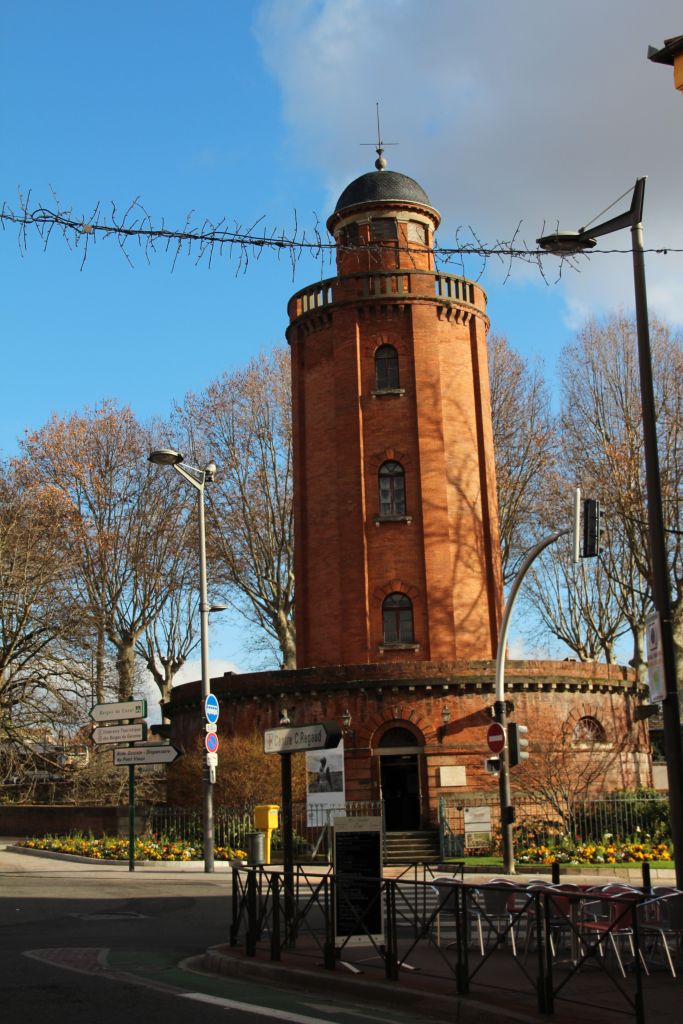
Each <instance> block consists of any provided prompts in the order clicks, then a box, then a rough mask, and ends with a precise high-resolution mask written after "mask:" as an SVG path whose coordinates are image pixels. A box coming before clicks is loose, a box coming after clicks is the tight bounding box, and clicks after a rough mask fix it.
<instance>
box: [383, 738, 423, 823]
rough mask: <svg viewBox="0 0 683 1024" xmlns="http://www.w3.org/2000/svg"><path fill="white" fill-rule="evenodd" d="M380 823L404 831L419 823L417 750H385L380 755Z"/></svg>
mask: <svg viewBox="0 0 683 1024" xmlns="http://www.w3.org/2000/svg"><path fill="white" fill-rule="evenodd" d="M381 772H382V799H383V800H384V827H385V828H386V830H387V832H408V831H411V830H413V829H418V828H419V827H420V784H419V780H418V772H417V754H385V755H383V757H382V759H381Z"/></svg>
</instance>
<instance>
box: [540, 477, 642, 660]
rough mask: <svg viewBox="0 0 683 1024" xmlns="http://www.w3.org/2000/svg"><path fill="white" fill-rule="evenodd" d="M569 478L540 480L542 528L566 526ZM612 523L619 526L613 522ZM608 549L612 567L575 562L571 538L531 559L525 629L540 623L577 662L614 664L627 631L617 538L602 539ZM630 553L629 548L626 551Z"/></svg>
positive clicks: (571, 484) (545, 529) (542, 531)
mask: <svg viewBox="0 0 683 1024" xmlns="http://www.w3.org/2000/svg"><path fill="white" fill-rule="evenodd" d="M572 491H573V482H572V481H571V480H568V479H567V478H566V477H565V476H563V475H562V474H560V473H559V472H554V473H547V474H546V476H545V478H544V479H543V480H542V481H541V482H540V493H541V495H542V505H543V513H542V515H541V516H540V517H539V526H540V532H541V533H542V534H548V533H549V532H550V531H552V530H556V529H558V528H560V527H563V526H566V525H567V521H568V513H569V510H570V508H571V505H572ZM614 525H615V527H616V526H617V525H618V524H614ZM603 539H604V541H605V544H606V550H607V551H609V553H610V567H611V570H612V571H610V568H609V567H608V566H607V565H605V564H603V562H602V560H600V561H597V562H596V561H595V560H594V559H590V560H589V561H583V560H582V561H580V562H579V564H578V565H575V564H574V555H573V543H572V539H571V538H569V537H564V538H561V539H560V540H559V541H558V542H557V543H555V544H552V545H550V546H549V547H548V548H546V550H545V551H544V552H543V554H542V555H541V557H540V558H538V559H537V560H536V562H534V564H533V566H532V568H531V571H530V572H529V574H528V576H527V578H526V581H525V588H524V601H525V603H526V606H527V607H528V608H531V609H532V610H533V612H534V616H533V620H529V621H528V624H527V627H526V633H527V635H528V636H529V637H533V636H536V635H537V634H538V632H539V626H540V628H541V629H542V630H543V632H544V633H550V634H551V635H552V636H554V637H555V638H556V639H557V640H560V641H561V642H562V643H564V644H566V645H567V647H569V649H570V650H571V651H572V652H573V653H574V654H575V655H576V657H577V658H578V660H579V661H598V660H600V658H601V657H602V658H604V660H605V661H607V662H616V660H617V659H616V652H615V645H616V643H617V641H618V639H619V637H620V636H622V635H623V633H624V632H626V631H627V629H628V624H627V622H626V620H625V618H624V609H623V595H622V589H623V586H624V579H623V577H622V576H621V575H617V573H620V572H623V571H624V570H623V568H622V566H621V559H620V554H623V549H622V548H620V547H619V545H618V542H617V535H616V529H615V531H614V543H613V544H609V543H608V542H607V540H606V538H603ZM626 554H628V552H626Z"/></svg>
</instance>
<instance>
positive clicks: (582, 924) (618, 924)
mask: <svg viewBox="0 0 683 1024" xmlns="http://www.w3.org/2000/svg"><path fill="white" fill-rule="evenodd" d="M614 890H616V891H614ZM587 895H588V896H591V895H596V896H597V897H598V898H597V899H595V900H592V899H588V900H587V902H585V903H583V904H582V906H581V910H580V916H579V920H578V929H579V934H580V938H581V942H582V944H583V946H584V948H585V949H587V950H595V949H597V951H598V953H599V955H600V956H601V957H604V956H605V949H606V948H607V945H608V943H609V948H611V950H612V952H613V953H614V956H615V958H616V961H617V963H618V965H619V970H620V972H621V975H622V977H624V978H625V977H626V970H625V968H624V962H623V960H622V956H621V953H620V950H619V944H620V942H623V941H626V943H627V944H628V948H629V950H630V952H631V956H632V957H634V958H635V955H636V952H635V945H634V942H633V912H634V907H636V906H637V902H636V901H637V898H638V896H640V893H639V891H638V890H636V889H631V888H630V887H628V886H618V885H616V886H604V887H602V888H601V889H599V890H598V891H597V892H595V891H594V890H588V892H587ZM591 940H592V941H591ZM638 955H639V957H640V962H641V964H642V967H643V970H644V971H645V973H646V974H649V973H650V972H649V971H648V969H647V964H646V963H645V958H644V956H643V951H642V950H641V949H638Z"/></svg>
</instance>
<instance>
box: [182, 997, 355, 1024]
mask: <svg viewBox="0 0 683 1024" xmlns="http://www.w3.org/2000/svg"><path fill="white" fill-rule="evenodd" d="M180 996H181V998H182V999H194V1000H196V1001H197V1002H199V1003H211V1005H212V1006H222V1007H224V1008H225V1009H226V1010H242V1012H243V1013H255V1014H259V1015H260V1016H263V1017H272V1018H273V1019H274V1020H286V1021H290V1022H291V1024H335V1021H333V1020H331V1018H330V1017H307V1016H306V1015H305V1014H302V1013H290V1012H289V1011H288V1010H274V1009H272V1007H270V1006H259V1005H257V1004H256V1003H243V1002H241V1001H240V1000H238V999H223V998H222V997H221V996H209V995H205V994H204V993H203V992H181V993H180ZM336 1024H339V1022H336Z"/></svg>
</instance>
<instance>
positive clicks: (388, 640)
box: [382, 593, 414, 644]
mask: <svg viewBox="0 0 683 1024" xmlns="http://www.w3.org/2000/svg"><path fill="white" fill-rule="evenodd" d="M382 638H383V641H384V643H385V644H412V643H413V642H414V634H413V604H412V601H411V600H410V598H409V597H408V596H407V595H406V594H399V593H394V594H389V596H388V597H385V598H384V601H383V602H382Z"/></svg>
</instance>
